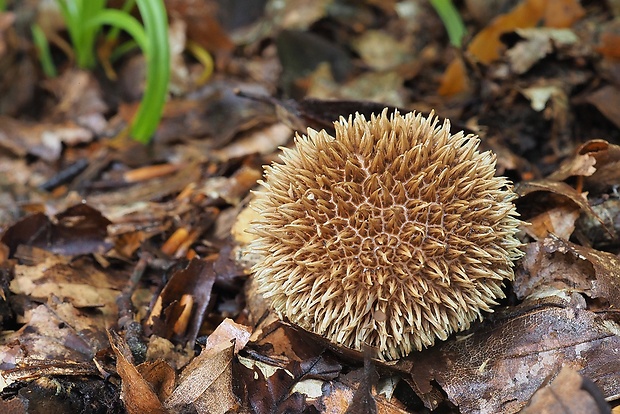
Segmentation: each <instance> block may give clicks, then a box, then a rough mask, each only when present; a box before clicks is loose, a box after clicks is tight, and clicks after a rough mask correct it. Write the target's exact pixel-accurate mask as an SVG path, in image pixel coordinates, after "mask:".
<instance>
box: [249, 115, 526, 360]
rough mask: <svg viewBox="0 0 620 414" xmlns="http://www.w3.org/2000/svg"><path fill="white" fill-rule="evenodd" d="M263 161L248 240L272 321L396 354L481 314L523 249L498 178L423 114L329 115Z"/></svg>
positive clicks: (462, 139)
mask: <svg viewBox="0 0 620 414" xmlns="http://www.w3.org/2000/svg"><path fill="white" fill-rule="evenodd" d="M335 127H336V136H335V137H332V136H330V135H328V134H327V133H326V132H325V131H320V132H316V131H313V130H308V135H304V136H297V137H296V142H295V147H294V148H293V149H283V154H282V157H281V158H282V163H280V164H278V163H274V164H273V165H271V166H268V167H266V168H265V171H266V173H265V180H264V181H263V182H261V184H262V188H261V189H260V190H258V191H257V192H256V194H255V195H256V198H255V201H254V202H253V208H255V209H256V210H257V211H258V212H260V217H261V218H260V219H259V220H258V221H256V222H255V223H253V225H252V229H251V231H252V232H253V233H254V235H255V236H256V239H255V241H254V242H253V243H252V245H251V250H252V251H253V252H254V253H258V254H259V256H260V257H261V260H260V261H259V263H257V264H256V265H255V266H254V268H253V272H254V277H255V278H256V279H257V282H258V284H259V286H260V292H261V293H262V294H263V295H264V296H265V298H267V299H268V300H269V301H270V302H271V305H272V307H273V309H274V310H275V311H276V313H277V314H278V315H279V316H280V317H281V318H286V319H288V320H289V321H290V322H292V323H294V324H296V325H298V326H299V327H301V328H303V329H305V330H308V331H311V332H314V333H316V334H319V335H321V336H324V337H325V338H327V339H328V340H329V341H331V342H333V343H335V344H337V345H340V346H344V347H347V348H351V349H356V350H360V349H362V346H363V344H367V345H369V346H372V347H376V348H378V350H379V357H380V358H382V359H387V360H391V359H397V358H399V357H402V356H404V355H407V354H409V353H410V352H411V351H413V350H421V349H422V348H424V347H427V346H431V345H433V344H434V342H435V339H436V338H439V339H441V340H445V339H446V338H447V337H448V336H449V335H450V334H451V333H452V332H458V331H462V330H464V329H467V328H468V327H469V326H470V323H471V322H472V321H473V320H475V319H478V318H481V315H482V314H481V312H483V311H484V312H490V311H491V306H493V305H495V304H496V299H498V298H501V297H503V296H504V294H503V291H502V286H503V281H504V280H505V279H507V280H512V279H513V278H514V273H513V268H512V267H513V261H514V260H516V259H518V258H519V257H521V255H522V252H521V251H520V250H519V247H520V242H519V240H518V239H517V238H516V233H517V229H518V226H519V225H520V224H521V221H520V220H518V219H517V216H518V214H517V212H516V210H515V207H514V205H513V203H512V201H513V199H514V197H515V195H514V193H513V192H512V191H511V189H510V183H509V182H508V181H507V180H506V179H505V178H503V177H495V156H494V155H493V154H492V153H491V152H479V151H478V145H479V139H478V138H477V137H476V136H473V135H468V136H464V134H463V133H462V132H460V133H458V134H455V135H451V134H450V125H449V122H448V121H445V122H444V123H443V125H439V124H438V120H437V118H435V117H433V116H432V115H431V116H430V117H429V118H424V117H422V116H421V115H420V114H416V113H408V114H406V115H404V116H401V115H400V114H398V113H395V114H393V115H388V114H387V111H384V112H383V113H382V114H381V115H380V116H373V117H372V118H371V119H370V120H366V119H365V118H364V117H363V116H360V115H357V116H355V118H353V117H349V119H344V118H341V119H340V121H339V122H337V123H335Z"/></svg>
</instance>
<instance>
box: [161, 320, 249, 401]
mask: <svg viewBox="0 0 620 414" xmlns="http://www.w3.org/2000/svg"><path fill="white" fill-rule="evenodd" d="M250 334H251V331H250V329H249V328H248V327H246V326H243V325H239V324H236V323H234V322H233V321H232V320H230V319H225V320H224V321H223V322H222V323H221V324H220V325H219V326H218V327H217V328H216V329H215V331H213V333H212V334H211V335H209V337H208V339H207V344H206V346H205V348H204V349H203V350H202V352H201V353H200V355H199V356H197V357H196V358H194V359H193V360H192V361H191V362H190V363H189V365H187V367H186V368H185V369H184V370H183V372H182V373H181V376H180V377H179V381H178V386H177V388H176V389H175V390H174V391H173V392H172V394H171V395H170V397H168V398H167V399H166V400H165V403H164V404H165V406H166V408H168V409H169V410H170V411H171V412H180V411H181V410H182V409H184V408H186V407H193V408H194V409H195V410H196V411H197V412H198V413H225V412H228V411H229V410H232V409H236V408H238V407H239V402H238V401H237V397H236V396H235V395H234V393H233V392H232V362H233V356H234V355H235V354H236V353H237V352H239V350H241V349H242V348H243V347H244V346H245V344H246V343H247V342H248V340H249V339H250Z"/></svg>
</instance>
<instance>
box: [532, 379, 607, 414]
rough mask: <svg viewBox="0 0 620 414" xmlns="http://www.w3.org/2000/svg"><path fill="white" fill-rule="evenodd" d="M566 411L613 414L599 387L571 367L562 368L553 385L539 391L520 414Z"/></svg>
mask: <svg viewBox="0 0 620 414" xmlns="http://www.w3.org/2000/svg"><path fill="white" fill-rule="evenodd" d="M567 407H570V411H571V412H574V413H591V414H611V409H610V407H609V405H608V404H607V402H606V401H605V397H604V396H603V394H602V393H601V391H600V390H599V389H598V388H597V387H596V384H594V383H593V382H592V381H591V380H590V379H588V378H585V377H583V376H581V375H580V374H579V373H578V372H577V371H576V370H575V369H573V368H570V367H563V368H562V370H561V371H560V373H559V374H558V376H557V377H555V379H554V380H553V382H551V384H549V385H547V386H546V387H544V388H541V389H539V390H538V391H536V394H534V396H533V397H532V400H531V401H530V403H529V404H528V405H527V407H525V408H524V409H523V410H522V411H521V414H538V413H547V414H565V413H566V409H567Z"/></svg>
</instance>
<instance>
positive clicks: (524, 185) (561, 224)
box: [515, 179, 601, 238]
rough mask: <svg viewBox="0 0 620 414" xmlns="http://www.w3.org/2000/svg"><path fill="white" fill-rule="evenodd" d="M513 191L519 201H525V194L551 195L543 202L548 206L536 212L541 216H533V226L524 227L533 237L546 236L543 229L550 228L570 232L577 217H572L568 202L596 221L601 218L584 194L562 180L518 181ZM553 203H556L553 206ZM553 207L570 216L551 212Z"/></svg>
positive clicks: (572, 213) (563, 232)
mask: <svg viewBox="0 0 620 414" xmlns="http://www.w3.org/2000/svg"><path fill="white" fill-rule="evenodd" d="M515 192H516V193H517V194H518V195H519V197H521V198H522V200H521V203H524V202H525V201H524V200H523V197H526V196H528V198H529V197H534V196H536V197H538V196H545V195H546V194H544V193H550V195H551V196H552V197H551V200H547V202H546V203H545V206H547V205H550V206H549V207H547V208H546V210H545V211H544V212H543V213H539V214H538V215H542V216H540V217H534V218H533V220H534V223H533V224H534V227H533V228H532V229H528V228H526V231H527V232H529V234H530V235H531V236H533V237H535V238H541V237H546V236H547V235H548V233H546V232H545V231H546V230H550V229H554V230H557V231H559V233H560V234H566V233H568V232H569V231H570V232H571V233H572V230H571V229H572V228H574V223H575V220H576V219H577V217H574V214H575V213H574V212H573V208H572V206H570V205H567V204H569V203H570V204H573V205H576V206H577V207H579V210H580V211H582V212H584V213H586V214H587V215H588V216H590V217H594V218H595V219H596V220H597V221H599V222H601V219H600V218H599V217H598V216H597V214H596V213H595V212H594V210H593V209H592V207H591V206H590V204H589V203H588V200H587V198H586V196H585V194H582V193H580V192H578V191H577V190H575V189H574V188H573V187H571V186H570V185H568V184H566V183H564V182H557V181H553V180H549V179H543V180H537V181H528V182H520V183H518V184H517V185H516V186H515ZM538 192H541V194H534V193H538ZM530 194H534V195H530ZM558 196H559V197H558ZM553 199H555V200H553ZM550 202H551V203H550ZM571 202H572V203H571ZM553 204H558V205H557V206H554V205H553ZM555 208H560V209H563V210H564V211H567V212H571V215H572V217H571V216H569V217H563V218H559V217H557V212H552V210H553V209H555ZM550 214H556V217H551V216H550ZM531 218H532V217H528V220H530V219H531ZM553 234H555V233H553ZM560 234H556V236H560Z"/></svg>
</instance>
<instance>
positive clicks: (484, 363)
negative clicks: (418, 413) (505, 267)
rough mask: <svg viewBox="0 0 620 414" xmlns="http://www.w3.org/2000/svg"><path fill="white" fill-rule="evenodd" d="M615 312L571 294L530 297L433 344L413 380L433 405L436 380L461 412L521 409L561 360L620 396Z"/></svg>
mask: <svg viewBox="0 0 620 414" xmlns="http://www.w3.org/2000/svg"><path fill="white" fill-rule="evenodd" d="M614 317H615V314H614V313H613V312H603V313H594V312H591V311H588V310H586V309H584V303H583V301H580V300H573V299H571V298H568V299H564V300H558V299H555V300H554V301H551V302H549V301H548V302H544V301H542V302H540V301H529V302H527V301H526V302H524V303H523V304H521V305H519V306H516V307H514V308H511V309H510V311H509V313H508V314H505V315H502V316H501V317H500V318H498V319H496V320H495V321H494V322H493V323H492V324H488V325H487V326H486V327H485V328H483V329H481V330H478V331H476V333H475V334H474V335H469V336H466V337H463V338H456V339H453V340H451V341H449V342H447V343H445V344H441V345H439V346H438V347H434V348H432V349H431V350H429V352H428V353H426V354H425V357H424V358H420V359H419V360H416V361H415V363H414V364H413V369H412V376H413V380H414V383H415V385H416V386H417V388H418V392H419V393H420V395H421V397H422V399H423V400H425V402H426V403H427V404H429V405H430V402H429V401H428V400H426V399H425V397H424V396H425V395H426V394H428V395H429V396H430V395H432V392H433V386H432V381H433V380H434V381H436V382H437V384H439V386H441V388H442V389H443V390H444V392H445V393H446V395H447V397H448V399H449V400H450V401H451V402H452V403H454V404H456V405H458V407H459V409H460V411H461V412H463V413H499V412H501V413H515V412H518V411H519V410H521V409H522V408H523V407H524V406H525V404H526V403H527V402H528V401H529V400H530V398H531V397H532V395H533V394H534V393H535V392H536V391H537V390H538V389H539V388H540V386H541V385H542V384H543V382H544V381H545V379H546V378H550V377H551V378H552V377H554V376H555V375H556V374H557V373H558V372H559V371H560V369H561V367H562V366H570V367H573V368H575V369H577V370H580V372H581V373H582V374H583V375H584V376H587V377H588V378H590V379H592V380H593V381H594V383H595V384H596V385H597V386H598V387H600V388H601V389H602V392H603V394H604V395H605V396H613V395H617V394H618V392H619V391H620V386H619V384H620V381H619V378H618V372H619V368H620V364H619V363H618V362H617V358H616V356H615V349H617V347H618V346H620V336H618V333H619V332H620V330H619V326H618V324H617V322H616V321H615V320H614V319H613V318H614Z"/></svg>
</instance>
